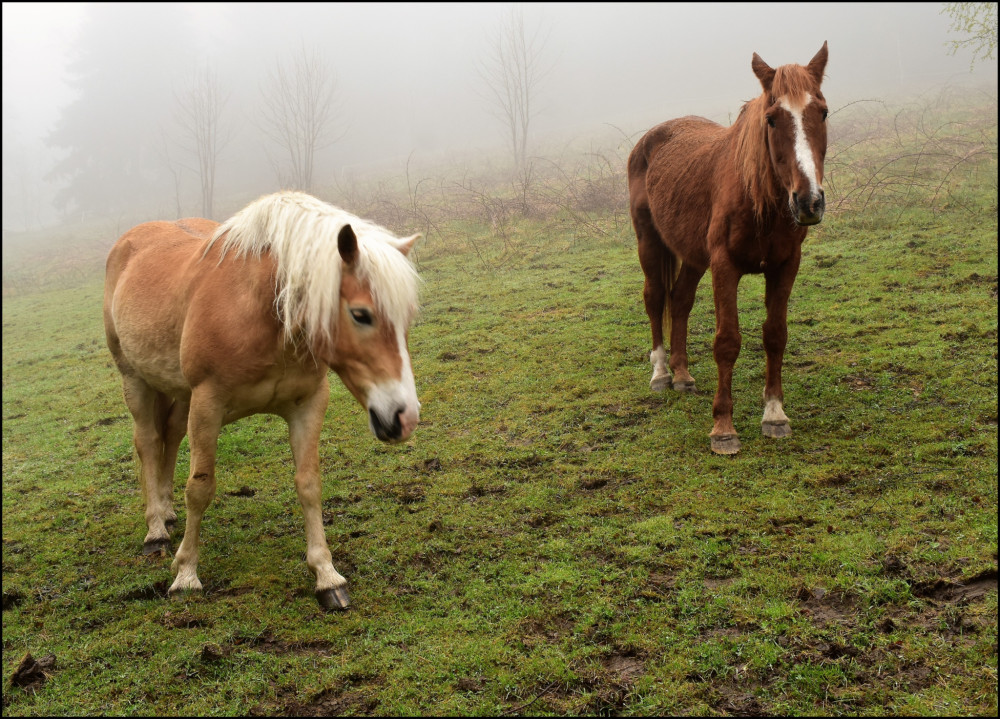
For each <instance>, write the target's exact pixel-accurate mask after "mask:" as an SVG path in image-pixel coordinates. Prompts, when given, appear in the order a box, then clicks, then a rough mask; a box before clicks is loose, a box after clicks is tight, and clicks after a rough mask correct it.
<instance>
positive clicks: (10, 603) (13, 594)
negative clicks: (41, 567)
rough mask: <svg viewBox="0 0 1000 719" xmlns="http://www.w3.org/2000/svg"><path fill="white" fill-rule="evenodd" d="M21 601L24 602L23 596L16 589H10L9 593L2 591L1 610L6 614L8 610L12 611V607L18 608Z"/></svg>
mask: <svg viewBox="0 0 1000 719" xmlns="http://www.w3.org/2000/svg"><path fill="white" fill-rule="evenodd" d="M23 601H24V595H23V594H21V593H20V592H19V591H17V590H16V589H12V590H10V591H9V592H8V591H4V593H3V610H4V611H5V612H6V611H7V610H8V609H13V608H14V607H17V606H20V605H21V603H22V602H23Z"/></svg>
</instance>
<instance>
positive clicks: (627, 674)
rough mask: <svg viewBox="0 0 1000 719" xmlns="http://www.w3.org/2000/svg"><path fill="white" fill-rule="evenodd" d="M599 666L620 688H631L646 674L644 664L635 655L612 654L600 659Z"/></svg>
mask: <svg viewBox="0 0 1000 719" xmlns="http://www.w3.org/2000/svg"><path fill="white" fill-rule="evenodd" d="M601 666H603V667H604V669H605V671H607V672H608V673H609V674H610V675H612V676H613V677H614V682H615V683H616V684H618V685H620V686H628V687H631V686H632V685H634V684H635V680H636V679H638V678H639V677H641V676H642V675H643V674H645V673H646V664H645V662H644V661H643V660H642V659H641V658H640V657H638V656H636V655H635V654H631V653H625V654H612V655H610V656H607V657H604V658H603V659H601Z"/></svg>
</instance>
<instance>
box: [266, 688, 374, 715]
mask: <svg viewBox="0 0 1000 719" xmlns="http://www.w3.org/2000/svg"><path fill="white" fill-rule="evenodd" d="M376 709H378V699H376V698H375V697H374V696H373V695H372V692H370V691H368V690H365V689H355V690H351V691H347V692H341V691H340V690H337V689H324V690H323V691H321V692H320V693H319V694H317V695H316V696H314V697H313V698H312V699H310V700H309V701H307V702H305V703H304V704H302V703H299V702H297V701H295V700H292V701H291V702H289V703H288V704H286V705H285V706H284V707H283V708H282V709H281V711H280V716H304V717H328V716H340V715H342V714H353V715H360V716H371V715H373V714H374V713H375V711H376Z"/></svg>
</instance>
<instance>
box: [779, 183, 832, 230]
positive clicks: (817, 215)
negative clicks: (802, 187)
mask: <svg viewBox="0 0 1000 719" xmlns="http://www.w3.org/2000/svg"><path fill="white" fill-rule="evenodd" d="M788 205H789V207H788V209H789V210H791V212H792V217H793V218H794V220H795V223H796V224H797V225H801V226H803V227H808V226H809V225H818V224H819V223H820V222H822V221H823V212H824V211H825V210H826V194H825V193H824V192H823V190H820V191H819V193H818V194H816V195H813V194H812V193H809V194H808V195H800V194H799V193H797V192H793V193H792V196H791V198H790V199H789V202H788Z"/></svg>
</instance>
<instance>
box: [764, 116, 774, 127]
mask: <svg viewBox="0 0 1000 719" xmlns="http://www.w3.org/2000/svg"><path fill="white" fill-rule="evenodd" d="M765 117H766V118H767V126H768V127H774V118H773V117H771V116H770V115H765Z"/></svg>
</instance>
